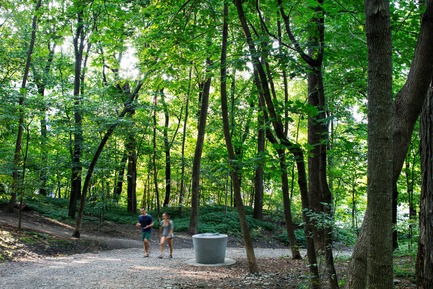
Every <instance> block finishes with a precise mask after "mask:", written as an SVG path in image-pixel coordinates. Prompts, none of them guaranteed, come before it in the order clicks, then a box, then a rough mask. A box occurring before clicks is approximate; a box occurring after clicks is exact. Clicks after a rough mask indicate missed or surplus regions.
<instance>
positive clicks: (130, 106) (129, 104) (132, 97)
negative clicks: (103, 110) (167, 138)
mask: <svg viewBox="0 0 433 289" xmlns="http://www.w3.org/2000/svg"><path fill="white" fill-rule="evenodd" d="M142 85H143V82H139V83H138V84H137V87H136V88H135V90H134V91H133V92H132V93H130V94H129V95H128V100H127V101H126V102H125V106H124V108H123V110H122V111H121V112H120V114H119V116H118V121H116V122H114V124H112V125H110V126H109V127H108V129H107V131H106V132H105V134H104V137H103V138H102V140H101V142H100V143H99V146H98V148H97V150H96V152H95V154H94V155H93V158H92V161H91V162H90V165H89V168H88V170H87V174H86V178H85V180H84V185H83V191H82V194H81V199H80V207H79V209H78V216H77V222H76V224H75V230H74V233H73V234H72V237H75V238H79V237H80V235H81V224H82V221H83V215H84V208H85V206H86V197H87V193H88V191H89V188H90V183H91V180H92V175H93V172H94V170H95V167H96V164H97V162H98V159H99V156H100V155H101V153H102V151H103V149H104V147H105V145H106V143H107V141H108V140H109V139H110V137H111V135H112V134H113V132H114V130H115V129H116V127H117V126H118V125H119V124H120V123H121V122H120V120H121V119H123V118H124V117H125V116H126V115H129V114H131V113H133V112H134V110H135V108H134V102H135V101H136V98H137V97H138V92H139V91H140V89H141V86H142Z"/></svg>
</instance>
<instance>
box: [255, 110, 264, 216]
mask: <svg viewBox="0 0 433 289" xmlns="http://www.w3.org/2000/svg"><path fill="white" fill-rule="evenodd" d="M257 122H258V125H259V131H258V134H257V155H258V159H259V163H258V164H257V168H256V176H255V179H254V188H255V190H254V211H253V218H255V219H257V220H262V219H263V190H264V188H263V187H264V186H263V175H264V171H263V161H262V159H263V157H264V154H265V129H264V125H265V124H264V122H263V118H261V116H260V115H259V117H258V119H257Z"/></svg>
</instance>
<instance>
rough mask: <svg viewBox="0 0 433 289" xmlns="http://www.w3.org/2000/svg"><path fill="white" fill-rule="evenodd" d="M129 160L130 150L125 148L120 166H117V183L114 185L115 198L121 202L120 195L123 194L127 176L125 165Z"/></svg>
mask: <svg viewBox="0 0 433 289" xmlns="http://www.w3.org/2000/svg"><path fill="white" fill-rule="evenodd" d="M127 160H128V151H127V150H126V149H125V150H124V151H123V153H122V159H121V160H120V164H119V167H118V168H117V178H116V185H115V186H114V191H113V198H114V200H115V201H116V203H118V202H119V199H120V195H121V194H122V189H123V179H124V177H125V166H126V161H127Z"/></svg>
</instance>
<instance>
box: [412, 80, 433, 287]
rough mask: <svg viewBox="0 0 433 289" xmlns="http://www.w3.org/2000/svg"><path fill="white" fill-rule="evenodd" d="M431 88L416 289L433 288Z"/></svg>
mask: <svg viewBox="0 0 433 289" xmlns="http://www.w3.org/2000/svg"><path fill="white" fill-rule="evenodd" d="M432 89H433V88H432V86H430V89H429V92H428V96H427V99H426V103H425V105H424V109H423V112H422V114H421V131H420V138H421V145H420V149H421V175H422V182H421V183H422V187H421V197H420V213H419V239H418V256H417V261H416V275H417V288H418V289H429V288H433V211H432V208H433V179H432V175H433V90H432Z"/></svg>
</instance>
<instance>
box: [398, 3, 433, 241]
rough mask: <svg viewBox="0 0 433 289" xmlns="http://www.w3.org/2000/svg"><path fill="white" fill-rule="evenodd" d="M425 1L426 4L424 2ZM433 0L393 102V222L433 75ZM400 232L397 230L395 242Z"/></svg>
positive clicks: (427, 4)
mask: <svg viewBox="0 0 433 289" xmlns="http://www.w3.org/2000/svg"><path fill="white" fill-rule="evenodd" d="M420 5H422V4H420ZM432 45H433V1H431V0H429V1H426V9H425V11H424V14H423V15H422V18H421V28H420V34H419V36H418V42H417V46H416V48H415V54H414V57H413V60H412V63H411V67H410V70H409V74H408V76H407V79H406V83H405V84H404V86H403V88H402V89H401V90H400V91H399V93H398V94H397V96H396V97H395V101H394V104H393V120H392V127H393V223H394V224H396V223H397V202H398V191H397V180H398V177H399V176H400V172H401V170H402V167H403V163H404V160H405V158H406V154H407V151H408V148H409V143H410V140H411V137H412V133H413V129H414V126H415V123H416V121H417V119H418V116H419V115H420V113H421V109H422V105H423V104H424V100H425V98H426V95H427V90H428V86H429V84H430V80H431V79H432V76H433V51H432V49H431V47H432ZM396 237H397V235H396V234H394V245H396V241H397V238H396Z"/></svg>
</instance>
